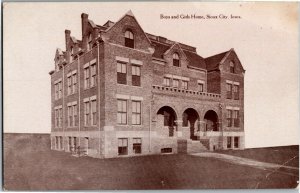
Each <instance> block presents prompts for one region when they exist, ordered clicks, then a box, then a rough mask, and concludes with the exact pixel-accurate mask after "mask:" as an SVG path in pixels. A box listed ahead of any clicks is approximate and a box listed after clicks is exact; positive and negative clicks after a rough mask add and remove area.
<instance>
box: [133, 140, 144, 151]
mask: <svg viewBox="0 0 300 193" xmlns="http://www.w3.org/2000/svg"><path fill="white" fill-rule="evenodd" d="M132 146H133V152H134V153H135V154H140V153H142V139H141V138H133V140H132Z"/></svg>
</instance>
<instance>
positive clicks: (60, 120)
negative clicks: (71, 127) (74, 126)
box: [58, 108, 62, 127]
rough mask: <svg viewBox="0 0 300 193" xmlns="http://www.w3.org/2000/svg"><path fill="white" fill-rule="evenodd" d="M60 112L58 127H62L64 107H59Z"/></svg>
mask: <svg viewBox="0 0 300 193" xmlns="http://www.w3.org/2000/svg"><path fill="white" fill-rule="evenodd" d="M58 114H59V115H58V116H59V119H58V127H62V108H60V109H58Z"/></svg>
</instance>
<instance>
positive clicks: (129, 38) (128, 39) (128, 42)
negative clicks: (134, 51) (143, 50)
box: [125, 30, 134, 48]
mask: <svg viewBox="0 0 300 193" xmlns="http://www.w3.org/2000/svg"><path fill="white" fill-rule="evenodd" d="M125 46H126V47H128V48H134V38H133V33H132V32H131V31H129V30H127V31H126V32H125Z"/></svg>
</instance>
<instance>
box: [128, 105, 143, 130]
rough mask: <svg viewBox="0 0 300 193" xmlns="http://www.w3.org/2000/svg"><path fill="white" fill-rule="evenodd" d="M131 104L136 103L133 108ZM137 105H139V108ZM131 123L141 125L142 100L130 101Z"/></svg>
mask: <svg viewBox="0 0 300 193" xmlns="http://www.w3.org/2000/svg"><path fill="white" fill-rule="evenodd" d="M133 104H136V106H135V107H136V108H135V109H134V105H133ZM137 105H139V108H138V106H137ZM133 117H135V120H136V122H135V123H134V122H133V120H134V119H133ZM131 125H142V101H138V100H132V101H131Z"/></svg>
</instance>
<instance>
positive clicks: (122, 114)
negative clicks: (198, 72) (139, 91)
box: [117, 99, 127, 125]
mask: <svg viewBox="0 0 300 193" xmlns="http://www.w3.org/2000/svg"><path fill="white" fill-rule="evenodd" d="M117 123H118V124H120V125H126V124H127V101H126V100H121V99H118V114H117Z"/></svg>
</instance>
